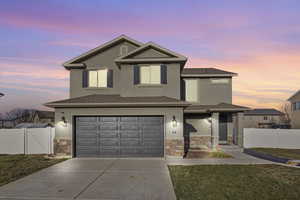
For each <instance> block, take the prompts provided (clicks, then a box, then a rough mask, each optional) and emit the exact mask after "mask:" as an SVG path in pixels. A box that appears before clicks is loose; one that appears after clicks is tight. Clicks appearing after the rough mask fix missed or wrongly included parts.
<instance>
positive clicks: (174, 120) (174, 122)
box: [172, 116, 177, 128]
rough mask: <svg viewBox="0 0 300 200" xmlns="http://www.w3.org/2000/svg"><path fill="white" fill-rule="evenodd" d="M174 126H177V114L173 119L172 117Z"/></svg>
mask: <svg viewBox="0 0 300 200" xmlns="http://www.w3.org/2000/svg"><path fill="white" fill-rule="evenodd" d="M172 126H173V128H176V127H177V121H176V118H175V116H173V119H172Z"/></svg>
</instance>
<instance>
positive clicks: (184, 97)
mask: <svg viewBox="0 0 300 200" xmlns="http://www.w3.org/2000/svg"><path fill="white" fill-rule="evenodd" d="M185 90H186V86H185V81H184V80H181V100H183V101H185V100H186V92H185Z"/></svg>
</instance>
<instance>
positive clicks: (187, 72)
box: [181, 68, 237, 77]
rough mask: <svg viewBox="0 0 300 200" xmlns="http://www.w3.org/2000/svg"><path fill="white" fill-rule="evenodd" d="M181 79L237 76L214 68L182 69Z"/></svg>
mask: <svg viewBox="0 0 300 200" xmlns="http://www.w3.org/2000/svg"><path fill="white" fill-rule="evenodd" d="M181 76H182V77H206V76H209V77H211V76H218V77H224V76H225V77H232V76H237V73H234V72H229V71H224V70H220V69H216V68H184V69H183V70H182V72H181Z"/></svg>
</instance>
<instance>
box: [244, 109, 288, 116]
mask: <svg viewBox="0 0 300 200" xmlns="http://www.w3.org/2000/svg"><path fill="white" fill-rule="evenodd" d="M244 114H245V115H283V113H282V112H280V111H278V110H276V109H273V108H260V109H253V110H249V111H246V112H245V113H244Z"/></svg>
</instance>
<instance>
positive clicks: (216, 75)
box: [180, 73, 238, 78]
mask: <svg viewBox="0 0 300 200" xmlns="http://www.w3.org/2000/svg"><path fill="white" fill-rule="evenodd" d="M180 76H181V77H183V78H188V77H234V76H238V74H235V73H234V74H181V75H180Z"/></svg>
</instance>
